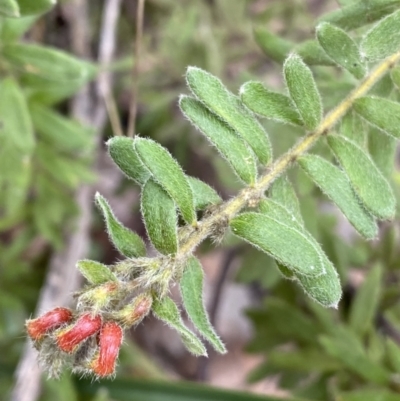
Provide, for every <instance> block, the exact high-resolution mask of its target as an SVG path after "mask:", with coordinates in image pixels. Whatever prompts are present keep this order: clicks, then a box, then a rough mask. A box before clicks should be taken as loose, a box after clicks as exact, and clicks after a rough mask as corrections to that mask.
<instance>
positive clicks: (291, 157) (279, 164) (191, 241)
mask: <svg viewBox="0 0 400 401" xmlns="http://www.w3.org/2000/svg"><path fill="white" fill-rule="evenodd" d="M399 61H400V52H397V53H395V54H393V55H391V56H390V57H388V58H386V59H385V60H383V61H382V62H381V63H380V64H378V65H377V66H376V67H375V69H374V70H373V71H371V73H370V74H369V75H368V76H367V77H366V78H365V79H364V80H363V81H362V82H361V83H360V85H359V86H358V87H357V88H355V89H354V90H353V91H352V92H351V93H350V94H349V95H348V96H347V97H346V98H345V99H344V100H343V101H342V102H341V103H339V104H338V105H337V106H336V107H335V108H334V109H333V110H331V111H330V112H329V113H328V114H327V115H326V116H325V117H324V118H323V120H322V121H321V123H320V124H319V126H318V127H317V128H316V129H315V130H314V131H312V132H310V133H309V134H308V135H306V136H305V137H303V138H302V139H301V140H300V141H299V142H298V143H297V144H296V145H295V146H294V147H293V148H292V149H290V150H289V151H288V152H287V153H285V154H284V155H282V156H281V157H280V158H279V159H277V160H276V161H275V162H274V163H272V165H270V166H268V170H267V172H266V173H265V174H264V175H262V176H261V177H260V178H259V179H258V181H257V182H256V183H255V184H254V186H252V187H247V188H245V189H243V190H242V191H241V192H240V193H239V195H238V196H236V197H235V198H233V199H232V200H230V201H228V202H226V203H224V204H223V205H221V207H220V208H219V209H218V210H217V211H216V212H215V213H213V214H212V215H210V216H209V217H207V218H205V219H203V220H202V221H200V222H199V223H198V226H197V227H196V229H194V230H193V233H192V234H191V235H189V236H188V237H186V238H185V239H184V240H182V241H181V243H180V246H179V253H178V255H177V258H178V259H185V258H186V257H187V256H188V255H191V253H192V252H193V250H194V249H195V248H196V247H197V246H198V245H199V244H200V243H201V242H202V241H203V240H204V239H206V238H207V237H208V236H209V235H210V234H212V232H213V230H214V229H215V227H216V226H219V225H221V224H224V222H228V221H229V220H230V219H232V218H233V217H234V216H235V215H236V214H237V213H239V212H240V210H241V209H243V207H245V206H246V205H247V204H248V202H249V200H251V199H255V198H257V197H259V196H260V195H261V194H263V193H264V191H266V190H267V189H268V188H269V187H270V185H271V184H272V183H273V182H274V180H275V179H277V178H278V177H279V176H280V175H281V174H282V173H283V172H285V171H286V170H287V169H288V168H289V167H290V166H291V164H293V163H294V162H295V161H296V159H297V158H298V157H299V156H301V155H302V154H304V153H305V152H307V151H308V150H309V149H310V148H311V147H312V146H314V145H315V143H316V142H317V141H318V139H319V138H320V137H322V136H323V135H326V134H327V133H328V132H329V131H330V130H331V129H332V128H333V127H334V126H335V125H336V124H337V123H338V122H339V121H340V119H341V118H342V117H343V116H344V115H345V114H346V113H347V112H348V111H349V110H350V109H351V107H352V106H353V103H354V101H355V100H356V99H357V98H359V97H361V96H364V95H365V94H366V93H367V92H368V91H369V90H370V89H371V88H372V87H373V86H374V85H375V83H377V82H378V81H379V80H380V79H381V78H382V77H383V76H384V75H385V74H386V73H387V72H388V71H389V70H390V69H391V68H392V67H393V66H394V65H395V64H396V63H397V62H399Z"/></svg>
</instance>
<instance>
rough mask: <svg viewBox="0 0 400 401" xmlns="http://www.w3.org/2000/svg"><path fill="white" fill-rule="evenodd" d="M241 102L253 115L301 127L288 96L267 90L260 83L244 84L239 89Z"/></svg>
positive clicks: (297, 114)
mask: <svg viewBox="0 0 400 401" xmlns="http://www.w3.org/2000/svg"><path fill="white" fill-rule="evenodd" d="M240 96H241V99H242V102H243V103H244V104H245V105H246V106H247V107H248V108H249V109H250V110H251V111H253V112H254V113H256V114H258V115H260V116H261V117H265V118H269V119H271V120H276V121H279V122H283V123H288V124H293V125H302V124H303V123H302V121H301V118H300V116H299V113H298V112H297V110H296V108H295V106H294V104H293V102H292V101H291V99H290V98H289V97H288V96H285V95H282V94H280V93H276V92H272V91H270V90H268V89H267V88H266V87H265V86H264V85H263V84H262V83H261V82H246V83H245V84H244V85H243V86H242V87H241V88H240Z"/></svg>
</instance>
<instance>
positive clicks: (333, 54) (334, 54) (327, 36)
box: [317, 22, 367, 79]
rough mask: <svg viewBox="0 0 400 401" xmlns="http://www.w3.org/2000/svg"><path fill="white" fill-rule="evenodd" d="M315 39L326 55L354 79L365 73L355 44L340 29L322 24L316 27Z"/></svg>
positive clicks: (326, 23)
mask: <svg viewBox="0 0 400 401" xmlns="http://www.w3.org/2000/svg"><path fill="white" fill-rule="evenodd" d="M317 39H318V41H319V43H320V45H321V46H322V48H323V49H324V50H325V52H326V54H327V55H328V56H329V57H330V58H331V59H332V60H333V61H334V62H335V63H337V64H338V65H340V66H341V67H343V68H345V69H346V70H347V71H349V72H350V73H351V74H353V75H354V76H355V77H356V78H359V79H360V78H362V77H364V75H365V74H366V72H367V69H366V66H365V64H364V61H363V60H362V59H361V55H360V51H359V50H358V46H357V44H356V42H354V40H353V39H352V38H351V37H350V36H349V35H348V34H347V33H346V32H345V31H343V30H342V29H340V28H338V27H336V26H334V25H332V24H329V23H328V22H323V23H321V24H319V25H318V26H317Z"/></svg>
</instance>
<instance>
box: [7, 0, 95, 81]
mask: <svg viewBox="0 0 400 401" xmlns="http://www.w3.org/2000/svg"><path fill="white" fill-rule="evenodd" d="M27 1H29V2H30V1H31V0H27ZM1 53H2V55H3V56H4V58H5V59H6V60H7V61H9V62H10V63H11V64H12V65H13V66H15V67H16V68H18V69H20V70H21V71H24V72H27V73H29V74H32V75H35V76H39V77H42V78H45V79H46V80H48V81H60V82H65V81H71V82H87V81H88V80H89V79H90V78H91V77H93V75H94V72H95V68H94V66H93V65H91V64H89V63H88V62H86V61H82V60H79V59H78V58H75V57H73V56H71V55H69V54H68V53H65V52H63V51H60V50H57V49H54V48H51V47H45V46H39V45H34V44H25V43H14V44H7V45H5V46H4V47H3V48H2V50H1Z"/></svg>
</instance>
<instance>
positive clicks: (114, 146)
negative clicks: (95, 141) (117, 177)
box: [106, 136, 151, 185]
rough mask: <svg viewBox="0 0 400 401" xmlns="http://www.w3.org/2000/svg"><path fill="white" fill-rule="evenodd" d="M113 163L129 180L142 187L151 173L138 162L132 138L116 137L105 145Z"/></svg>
mask: <svg viewBox="0 0 400 401" xmlns="http://www.w3.org/2000/svg"><path fill="white" fill-rule="evenodd" d="M106 145H107V147H108V152H109V154H110V156H111V158H112V159H113V161H114V163H115V164H116V165H117V166H118V167H119V169H120V170H121V171H122V172H123V173H124V174H125V175H126V176H127V177H128V178H130V179H131V180H133V181H135V182H136V183H137V184H139V185H144V184H145V182H146V181H147V180H148V179H149V178H150V176H151V173H150V171H149V170H148V169H147V167H145V165H144V164H143V163H142V161H141V160H140V158H139V156H138V154H137V153H136V151H135V148H134V143H133V139H132V138H127V137H123V136H116V137H113V138H111V139H109V140H108V141H107V143H106Z"/></svg>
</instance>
